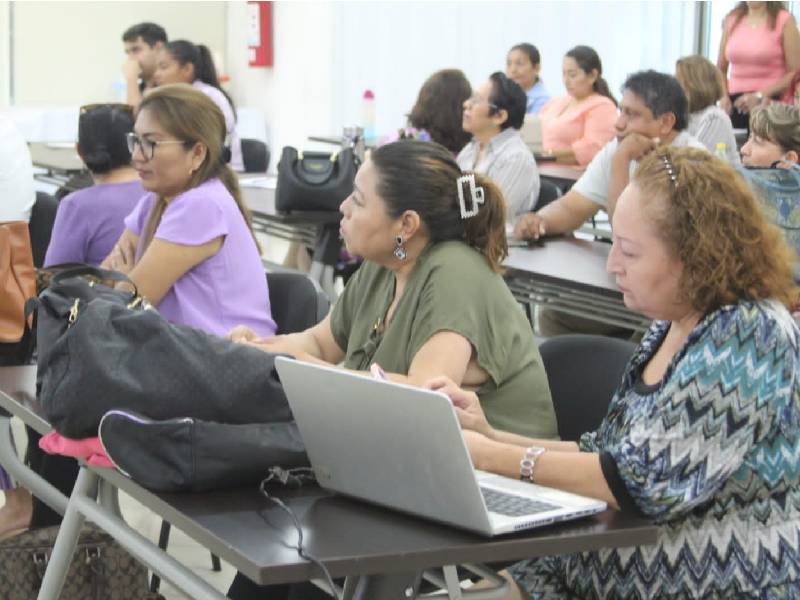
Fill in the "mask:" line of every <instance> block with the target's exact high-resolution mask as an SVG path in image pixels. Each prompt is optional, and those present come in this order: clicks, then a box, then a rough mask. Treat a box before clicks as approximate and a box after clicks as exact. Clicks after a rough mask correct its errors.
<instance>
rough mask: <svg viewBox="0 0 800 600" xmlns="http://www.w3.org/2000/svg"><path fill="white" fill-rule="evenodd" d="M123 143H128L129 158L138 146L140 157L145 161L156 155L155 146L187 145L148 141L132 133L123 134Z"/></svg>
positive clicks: (168, 141) (175, 142) (167, 141)
mask: <svg viewBox="0 0 800 600" xmlns="http://www.w3.org/2000/svg"><path fill="white" fill-rule="evenodd" d="M125 141H126V142H128V151H129V152H130V153H131V156H133V154H134V152H135V151H136V146H139V150H141V151H142V156H144V158H145V160H153V157H154V156H155V155H156V146H166V145H170V144H183V145H184V146H185V145H187V144H189V142H184V141H182V140H149V139H147V138H143V137H139V136H138V135H136V134H135V133H133V132H130V133H126V134H125Z"/></svg>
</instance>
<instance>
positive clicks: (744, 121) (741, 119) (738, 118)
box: [730, 92, 750, 135]
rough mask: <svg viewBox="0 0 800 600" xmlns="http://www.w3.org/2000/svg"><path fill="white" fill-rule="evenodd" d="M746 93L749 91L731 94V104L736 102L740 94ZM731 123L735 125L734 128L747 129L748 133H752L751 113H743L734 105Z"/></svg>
mask: <svg viewBox="0 0 800 600" xmlns="http://www.w3.org/2000/svg"><path fill="white" fill-rule="evenodd" d="M746 93H747V92H742V93H740V94H731V95H730V99H731V106H733V103H734V102H736V99H737V98H738V97H739V96H743V95H744V94H746ZM731 125H733V128H734V129H747V134H748V135H750V113H741V112H739V109H737V108H736V107H735V106H734V107H733V110H731Z"/></svg>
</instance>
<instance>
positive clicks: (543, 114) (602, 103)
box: [539, 94, 617, 166]
mask: <svg viewBox="0 0 800 600" xmlns="http://www.w3.org/2000/svg"><path fill="white" fill-rule="evenodd" d="M571 100H572V96H569V95H567V96H560V97H558V98H552V99H551V100H549V101H548V102H547V104H545V105H544V106H543V107H542V110H540V111H539V119H540V121H541V122H542V146H544V149H545V150H563V149H565V148H570V149H571V150H572V152H573V153H574V154H575V159H576V160H577V161H578V164H580V165H583V166H585V165H588V164H589V163H590V162H592V159H593V158H594V155H595V154H597V153H598V152H599V151H600V148H602V147H603V146H605V145H606V144H607V143H608V142H610V141H611V140H612V139H614V123H615V121H616V120H617V107H616V106H614V103H613V102H612V101H611V100H609V99H608V98H606V97H605V96H601V95H600V94H594V95H592V96H589V97H588V98H586V99H584V100H583V101H581V102H579V103H578V104H577V105H576V106H573V107H572V108H569V109H567V110H566V111H565V110H564V109H565V107H566V106H567V105H568V104H569V102H570V101H571Z"/></svg>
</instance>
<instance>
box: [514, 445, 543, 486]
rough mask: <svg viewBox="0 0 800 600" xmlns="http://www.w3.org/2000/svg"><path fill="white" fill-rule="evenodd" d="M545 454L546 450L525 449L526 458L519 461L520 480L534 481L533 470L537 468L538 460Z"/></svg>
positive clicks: (532, 447) (538, 447)
mask: <svg viewBox="0 0 800 600" xmlns="http://www.w3.org/2000/svg"><path fill="white" fill-rule="evenodd" d="M544 453H545V448H542V447H540V446H531V447H530V448H526V449H525V456H523V457H522V460H521V461H519V478H520V480H522V481H526V480H527V481H530V482H531V483H534V481H533V468H534V467H535V466H536V461H537V460H538V458H539V457H540V456H541V455H542V454H544Z"/></svg>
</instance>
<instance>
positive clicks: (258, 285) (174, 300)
mask: <svg viewBox="0 0 800 600" xmlns="http://www.w3.org/2000/svg"><path fill="white" fill-rule="evenodd" d="M224 139H225V119H224V117H223V115H222V112H221V111H220V110H219V108H218V107H217V106H216V104H214V102H213V101H211V100H210V99H209V98H208V96H206V95H205V94H203V93H202V92H199V91H198V90H196V89H194V88H192V87H190V86H187V85H183V84H176V85H167V86H163V87H160V88H158V89H156V90H154V91H152V92H150V93H149V94H148V95H147V96H145V98H144V100H142V103H141V104H140V105H139V112H138V115H137V118H136V125H135V127H134V133H131V134H129V135H128V147H129V149H130V151H131V156H132V159H133V166H134V167H135V168H136V170H137V171H138V173H139V177H140V178H141V180H142V187H143V188H145V189H146V190H148V191H149V192H151V193H149V194H147V195H146V196H144V197H143V198H142V199H141V201H140V202H139V204H138V205H137V206H136V208H135V209H134V210H133V212H131V214H130V215H128V217H127V218H126V219H125V231H124V232H123V234H122V236H121V237H120V238H119V241H118V242H117V244H116V245H115V246H114V249H113V251H112V252H111V254H110V255H109V256H108V258H106V260H105V261H104V262H103V266H105V267H110V268H112V269H116V270H118V271H122V272H124V273H128V276H129V277H130V278H131V279H132V280H133V281H134V282H135V283H136V285H137V287H138V289H139V291H140V292H141V293H142V295H144V296H145V297H146V298H148V299H149V300H150V302H152V303H153V304H154V305H156V306H157V307H158V309H159V311H160V312H161V314H162V315H164V317H166V318H167V319H168V320H170V321H172V322H174V323H178V324H181V325H189V326H191V327H196V328H197V329H202V330H204V331H207V332H209V333H214V334H217V335H224V334H225V333H226V332H227V331H228V330H230V329H231V328H232V327H234V326H235V325H237V324H239V323H247V324H248V326H249V327H251V328H252V329H253V330H255V331H257V332H259V334H260V335H262V336H270V335H273V334H274V333H275V329H276V328H275V322H274V321H273V319H272V316H271V314H270V306H269V294H268V291H267V282H266V277H265V275H264V269H263V266H262V264H261V256H260V254H259V249H258V244H257V242H256V239H255V235H254V234H253V231H252V227H251V219H250V213H249V211H248V210H247V208H246V207H245V206H244V204H243V202H242V198H241V194H240V192H239V185H238V183H237V180H236V176H235V175H234V174H233V172H232V171H231V170H230V169H229V168H228V166H227V164H226V162H227V161H226V158H227V156H226V154H227V150H226V148H225V147H224V145H223V144H224Z"/></svg>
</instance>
